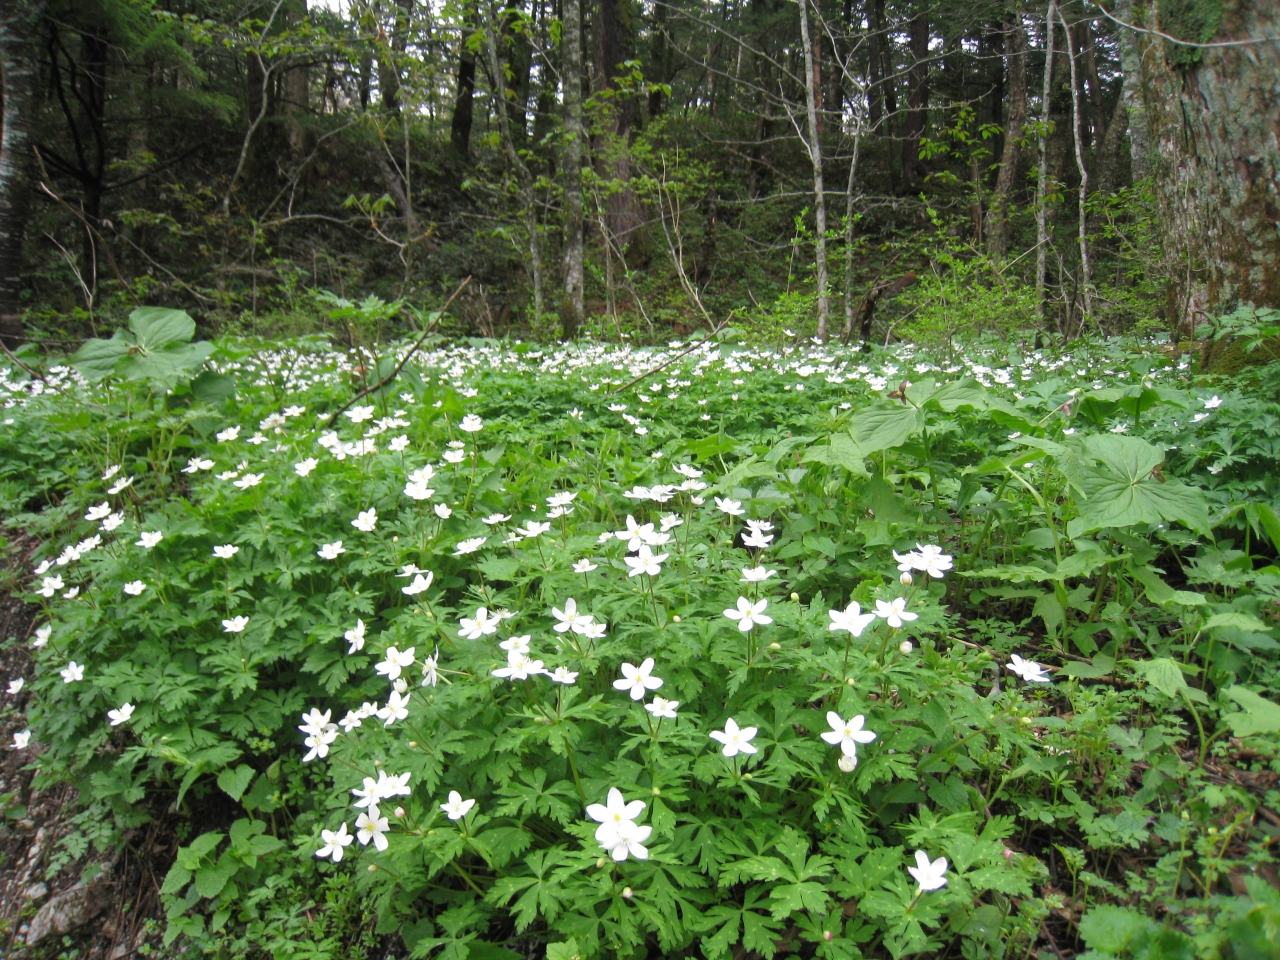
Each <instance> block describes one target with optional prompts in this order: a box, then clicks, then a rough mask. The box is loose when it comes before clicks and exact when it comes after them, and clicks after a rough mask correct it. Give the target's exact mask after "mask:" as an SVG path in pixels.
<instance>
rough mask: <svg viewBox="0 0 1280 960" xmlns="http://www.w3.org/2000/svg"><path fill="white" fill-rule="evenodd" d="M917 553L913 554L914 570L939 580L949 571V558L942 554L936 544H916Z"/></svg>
mask: <svg viewBox="0 0 1280 960" xmlns="http://www.w3.org/2000/svg"><path fill="white" fill-rule="evenodd" d="M916 548H917V550H918V551H919V552H918V553H916V554H915V557H916V561H915V568H916V569H917V570H922V571H924V572H925V573H927V574H929V576H931V577H934V578H936V579H938V580H941V579H942V577H943V576H944V575H945V574H946V572H947V571H948V570H950V569H951V557H949V556H948V555H947V554H945V553H943V552H942V548H941V547H939V546H937V545H936V544H932V543H930V544H925V545H923V546H922V545H921V544H918V543H917V544H916Z"/></svg>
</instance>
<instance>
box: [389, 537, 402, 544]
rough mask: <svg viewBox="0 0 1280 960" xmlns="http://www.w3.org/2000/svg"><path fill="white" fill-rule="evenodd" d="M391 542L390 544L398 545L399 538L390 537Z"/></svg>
mask: <svg viewBox="0 0 1280 960" xmlns="http://www.w3.org/2000/svg"><path fill="white" fill-rule="evenodd" d="M391 542H392V543H399V542H400V537H399V536H395V537H392V538H391Z"/></svg>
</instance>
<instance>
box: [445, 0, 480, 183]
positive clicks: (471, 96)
mask: <svg viewBox="0 0 1280 960" xmlns="http://www.w3.org/2000/svg"><path fill="white" fill-rule="evenodd" d="M468 14H469V15H468V16H467V18H466V19H465V20H463V27H462V42H461V43H459V44H458V84H457V92H456V93H455V94H454V98H453V118H452V120H451V121H450V122H449V144H450V145H451V146H452V147H453V152H454V153H456V154H457V155H458V156H459V157H461V158H462V159H464V160H465V159H466V158H467V156H468V155H469V154H470V152H471V125H472V123H473V122H474V120H475V94H476V54H475V51H474V50H472V49H471V46H470V44H469V42H468V41H469V40H470V39H471V36H472V35H473V34H474V33H475V11H474V9H471V10H469V11H468Z"/></svg>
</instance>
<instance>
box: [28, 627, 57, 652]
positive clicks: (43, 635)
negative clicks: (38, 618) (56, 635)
mask: <svg viewBox="0 0 1280 960" xmlns="http://www.w3.org/2000/svg"><path fill="white" fill-rule="evenodd" d="M51 636H53V627H51V626H49V624H47V623H46V624H45V625H44V626H43V627H40V628H38V629H37V630H36V638H35V639H34V640H32V641H31V646H33V647H35V648H36V649H37V650H39V649H40V648H41V647H43V646H45V645H47V644H48V643H49V638H50V637H51Z"/></svg>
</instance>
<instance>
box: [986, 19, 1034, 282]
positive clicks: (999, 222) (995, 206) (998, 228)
mask: <svg viewBox="0 0 1280 960" xmlns="http://www.w3.org/2000/svg"><path fill="white" fill-rule="evenodd" d="M1004 48H1005V52H1006V54H1007V56H1008V60H1009V119H1008V120H1007V121H1006V122H1005V125H1004V127H1005V129H1004V149H1003V150H1002V151H1001V154H1000V170H999V172H998V173H997V174H996V186H995V190H994V191H993V192H992V194H991V204H990V206H989V207H988V209H987V251H988V252H989V253H990V254H991V256H992V257H994V258H996V259H997V260H1002V259H1004V255H1005V251H1006V250H1007V249H1008V244H1009V197H1010V196H1011V195H1012V193H1013V185H1014V183H1016V182H1017V179H1018V162H1019V161H1020V160H1021V158H1022V137H1023V130H1022V128H1023V127H1024V126H1026V123H1027V30H1026V27H1024V26H1023V25H1022V16H1021V14H1015V15H1014V17H1013V19H1011V20H1010V21H1009V22H1008V23H1006V24H1005V41H1004Z"/></svg>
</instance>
